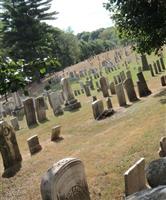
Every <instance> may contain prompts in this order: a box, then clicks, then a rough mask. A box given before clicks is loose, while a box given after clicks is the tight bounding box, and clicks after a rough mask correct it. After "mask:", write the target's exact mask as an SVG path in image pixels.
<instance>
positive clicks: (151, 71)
mask: <svg viewBox="0 0 166 200" xmlns="http://www.w3.org/2000/svg"><path fill="white" fill-rule="evenodd" d="M149 69H150V73H151V76H152V77H154V76H155V75H154V71H153V67H152V65H151V64H149Z"/></svg>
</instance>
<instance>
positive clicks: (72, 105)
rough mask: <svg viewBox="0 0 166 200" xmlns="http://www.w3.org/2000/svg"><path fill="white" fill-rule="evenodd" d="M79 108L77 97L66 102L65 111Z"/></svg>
mask: <svg viewBox="0 0 166 200" xmlns="http://www.w3.org/2000/svg"><path fill="white" fill-rule="evenodd" d="M79 108H81V103H80V102H79V101H77V99H72V100H71V101H68V102H66V104H65V108H64V110H65V111H72V110H76V109H79Z"/></svg>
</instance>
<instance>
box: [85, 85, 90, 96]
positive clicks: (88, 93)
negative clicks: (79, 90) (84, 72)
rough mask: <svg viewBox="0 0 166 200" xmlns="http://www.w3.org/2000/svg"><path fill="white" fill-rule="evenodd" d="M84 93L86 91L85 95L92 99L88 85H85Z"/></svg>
mask: <svg viewBox="0 0 166 200" xmlns="http://www.w3.org/2000/svg"><path fill="white" fill-rule="evenodd" d="M84 91H85V94H86V96H87V97H90V96H91V92H90V89H89V87H88V85H86V84H85V85H84Z"/></svg>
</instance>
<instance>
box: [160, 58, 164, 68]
mask: <svg viewBox="0 0 166 200" xmlns="http://www.w3.org/2000/svg"><path fill="white" fill-rule="evenodd" d="M160 63H161V67H162V69H163V70H165V64H164V60H163V58H162V57H161V58H160Z"/></svg>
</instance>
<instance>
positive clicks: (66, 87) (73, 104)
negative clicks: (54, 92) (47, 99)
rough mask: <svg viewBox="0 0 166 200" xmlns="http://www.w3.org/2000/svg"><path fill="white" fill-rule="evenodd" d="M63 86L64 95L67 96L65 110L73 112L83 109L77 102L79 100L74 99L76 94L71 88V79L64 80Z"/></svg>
mask: <svg viewBox="0 0 166 200" xmlns="http://www.w3.org/2000/svg"><path fill="white" fill-rule="evenodd" d="M61 85H62V89H63V93H64V96H65V100H66V102H65V110H69V111H71V110H75V109H79V108H80V107H81V103H80V102H79V101H77V99H75V98H74V94H73V91H72V88H71V86H70V83H69V79H68V78H62V79H61Z"/></svg>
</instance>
